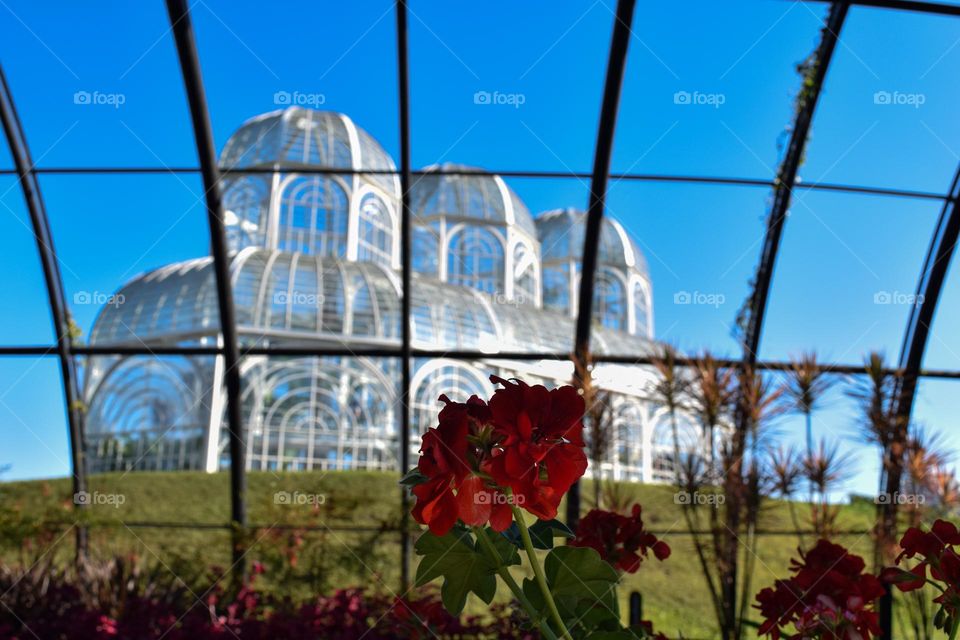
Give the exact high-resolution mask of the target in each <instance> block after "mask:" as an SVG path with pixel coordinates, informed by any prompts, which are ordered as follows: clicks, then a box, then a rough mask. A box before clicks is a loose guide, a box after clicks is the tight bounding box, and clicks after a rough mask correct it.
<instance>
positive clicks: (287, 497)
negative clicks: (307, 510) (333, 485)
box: [273, 491, 327, 507]
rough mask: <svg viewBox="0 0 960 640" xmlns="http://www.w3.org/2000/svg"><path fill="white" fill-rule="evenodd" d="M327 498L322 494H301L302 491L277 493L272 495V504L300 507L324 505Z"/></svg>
mask: <svg viewBox="0 0 960 640" xmlns="http://www.w3.org/2000/svg"><path fill="white" fill-rule="evenodd" d="M326 502H327V496H325V495H324V494H322V493H303V492H302V491H277V492H276V493H274V494H273V504H279V505H286V506H294V507H302V506H309V507H313V506H320V505H322V504H326Z"/></svg>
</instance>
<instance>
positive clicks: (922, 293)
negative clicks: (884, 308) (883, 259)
mask: <svg viewBox="0 0 960 640" xmlns="http://www.w3.org/2000/svg"><path fill="white" fill-rule="evenodd" d="M958 201H960V167H958V168H957V172H956V174H955V175H954V176H953V184H952V185H951V187H950V197H949V199H948V200H947V201H946V202H945V203H944V205H943V209H941V211H940V217H939V219H938V220H937V226H936V228H935V229H934V232H933V237H932V238H931V240H930V247H929V248H928V249H927V255H926V258H925V259H924V261H923V267H922V269H921V271H920V278H919V281H918V283H917V295H916V301H917V302H916V304H914V305H913V306H911V307H910V316H909V318H908V319H907V328H906V330H905V331H904V335H903V345H902V346H901V348H900V360H899V363H898V365H899V367H898V368H899V369H900V370H901V371H902V372H903V373H902V375H901V378H900V388H899V394H898V397H897V414H898V415H899V416H900V417H901V418H903V419H904V420H909V419H910V415H911V413H912V412H913V401H914V398H915V396H916V391H917V379H918V378H919V376H920V367H921V366H922V365H923V356H924V353H925V352H926V348H927V344H929V341H928V338H929V337H930V327H931V325H932V323H933V318H934V315H935V314H936V310H937V303H938V302H939V301H940V294H941V293H942V292H943V285H944V283H945V281H946V277H947V271H948V270H949V268H950V261H951V259H952V258H953V254H954V253H955V250H956V248H957V239H958V236H960V208H958Z"/></svg>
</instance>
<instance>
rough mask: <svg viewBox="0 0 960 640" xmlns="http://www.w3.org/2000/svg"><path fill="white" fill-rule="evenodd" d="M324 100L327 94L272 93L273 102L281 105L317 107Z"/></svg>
mask: <svg viewBox="0 0 960 640" xmlns="http://www.w3.org/2000/svg"><path fill="white" fill-rule="evenodd" d="M326 102H327V96H325V95H324V94H322V93H307V92H305V91H277V92H276V93H274V94H273V104H275V105H278V106H281V107H319V106H321V105H323V104H326Z"/></svg>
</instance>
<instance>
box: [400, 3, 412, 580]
mask: <svg viewBox="0 0 960 640" xmlns="http://www.w3.org/2000/svg"><path fill="white" fill-rule="evenodd" d="M397 89H398V92H399V107H400V110H399V116H400V264H401V267H402V269H403V270H402V272H401V274H400V277H401V283H402V284H401V287H402V297H401V298H400V315H401V317H402V318H403V321H402V326H401V333H400V340H401V347H400V350H401V352H402V358H403V361H402V362H401V364H400V384H401V389H400V473H401V474H403V473H406V472H407V468H409V466H410V358H411V357H412V354H411V348H410V342H411V338H412V335H411V329H410V302H411V297H412V296H411V289H410V272H411V262H412V255H411V253H410V249H411V244H410V62H409V57H408V47H407V2H406V0H397ZM400 504H401V509H402V514H401V516H400V517H401V525H402V526H401V532H400V554H401V556H400V584H401V586H402V587H403V588H404V589H406V588H407V585H409V583H410V532H409V531H408V527H407V524H408V523H409V521H410V509H409V508H408V506H409V496H408V495H407V490H406V489H405V488H403V489H401V490H400Z"/></svg>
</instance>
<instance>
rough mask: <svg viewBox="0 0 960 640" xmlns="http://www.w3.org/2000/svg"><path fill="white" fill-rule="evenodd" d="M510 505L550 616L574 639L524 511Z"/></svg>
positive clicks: (558, 628)
mask: <svg viewBox="0 0 960 640" xmlns="http://www.w3.org/2000/svg"><path fill="white" fill-rule="evenodd" d="M510 507H511V508H512V509H513V519H514V520H515V521H516V523H517V527H519V528H520V538H521V539H523V548H524V549H526V550H527V558H529V559H530V566H532V567H533V575H534V576H536V578H537V584H538V585H539V586H540V592H541V593H542V594H543V599H544V600H545V601H546V603H547V608H548V609H549V610H550V617H551V618H553V621H554V622H555V623H556V625H557V630H558V631H559V632H560V637H562V638H566V640H573V636H571V635H570V632H569V631H567V626H566V625H565V624H563V618H561V617H560V611H559V610H558V609H557V603H556V602H554V601H553V594H552V593H550V587H549V586H547V577H546V576H545V575H544V573H543V567H541V566H540V561H539V560H537V552H536V551H535V550H534V548H533V541H532V540H531V539H530V531H528V530H527V523H526V522H524V520H523V513H522V512H521V511H520V509H519V508H517V506H516V505H510Z"/></svg>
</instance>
